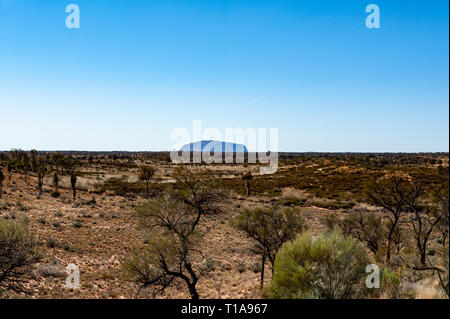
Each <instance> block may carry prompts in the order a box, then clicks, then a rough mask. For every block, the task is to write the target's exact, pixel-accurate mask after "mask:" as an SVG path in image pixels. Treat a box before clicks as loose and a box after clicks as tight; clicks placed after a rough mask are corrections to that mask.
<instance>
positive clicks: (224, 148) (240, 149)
mask: <svg viewBox="0 0 450 319" xmlns="http://www.w3.org/2000/svg"><path fill="white" fill-rule="evenodd" d="M181 151H182V152H214V153H248V151H247V147H245V145H243V144H236V143H229V142H221V141H213V140H206V141H198V142H194V143H189V144H186V145H184V146H183V147H182V148H181Z"/></svg>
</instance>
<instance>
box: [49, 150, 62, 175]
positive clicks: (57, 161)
mask: <svg viewBox="0 0 450 319" xmlns="http://www.w3.org/2000/svg"><path fill="white" fill-rule="evenodd" d="M50 161H51V162H52V163H53V165H55V168H56V171H57V172H58V171H59V167H60V166H62V164H63V162H64V154H61V153H52V154H51V155H50Z"/></svg>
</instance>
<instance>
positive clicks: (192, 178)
mask: <svg viewBox="0 0 450 319" xmlns="http://www.w3.org/2000/svg"><path fill="white" fill-rule="evenodd" d="M174 177H175V179H176V180H177V185H178V187H180V189H179V190H176V191H175V190H172V189H169V191H167V192H165V193H164V194H163V195H162V196H160V197H158V198H155V199H153V200H151V201H149V202H148V203H147V204H145V205H144V206H142V207H140V208H139V209H138V210H137V216H138V217H139V220H140V226H141V227H142V228H143V229H144V230H146V232H147V236H146V238H145V244H144V246H143V247H142V248H141V249H138V250H136V251H135V252H134V254H133V256H131V257H130V258H128V259H127V260H125V262H124V263H123V268H124V271H125V274H126V276H127V277H128V278H129V279H130V280H132V281H134V282H136V283H137V284H139V290H138V293H139V291H140V290H141V289H144V288H152V290H153V294H154V295H156V294H163V293H164V291H165V289H166V288H167V287H169V286H170V285H172V284H174V283H175V282H177V281H180V280H181V281H182V282H184V283H185V285H186V287H187V289H188V291H189V294H190V296H191V298H192V299H199V294H198V291H197V288H196V286H197V283H198V281H199V279H200V277H201V275H202V274H203V272H204V271H205V267H202V262H203V261H204V260H205V256H204V255H203V253H202V251H201V249H200V248H201V244H202V238H203V234H204V232H205V231H208V229H207V228H205V227H200V220H201V218H202V217H203V216H205V215H210V214H214V213H218V212H220V211H221V209H220V203H221V201H222V200H223V198H224V197H223V196H224V193H223V192H221V187H220V183H219V182H218V181H217V179H216V178H214V176H213V175H212V174H211V173H209V172H205V171H196V172H194V171H191V170H189V169H186V168H177V170H176V172H175V174H174Z"/></svg>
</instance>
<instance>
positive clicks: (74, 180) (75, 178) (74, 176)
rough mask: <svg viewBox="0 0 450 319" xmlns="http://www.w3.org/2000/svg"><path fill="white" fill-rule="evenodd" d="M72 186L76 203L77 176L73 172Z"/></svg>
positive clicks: (71, 174)
mask: <svg viewBox="0 0 450 319" xmlns="http://www.w3.org/2000/svg"><path fill="white" fill-rule="evenodd" d="M70 185H71V187H72V194H73V200H74V201H75V198H76V196H77V175H76V174H75V172H73V171H72V172H71V173H70Z"/></svg>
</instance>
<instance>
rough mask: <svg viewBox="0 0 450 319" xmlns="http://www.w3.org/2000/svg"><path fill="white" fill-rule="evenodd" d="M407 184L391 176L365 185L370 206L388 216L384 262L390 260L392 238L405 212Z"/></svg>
mask: <svg viewBox="0 0 450 319" xmlns="http://www.w3.org/2000/svg"><path fill="white" fill-rule="evenodd" d="M407 188H408V182H407V181H406V180H405V179H403V178H402V177H398V176H392V177H389V178H385V179H381V180H377V181H376V180H372V181H370V182H369V183H368V185H366V189H365V192H366V196H367V199H368V201H369V202H370V203H371V204H374V205H376V206H380V207H382V208H384V209H385V210H387V211H388V212H389V213H390V215H389V216H388V219H389V223H388V225H389V229H388V231H387V247H386V261H387V262H389V261H390V259H391V246H392V236H393V234H394V231H395V229H396V227H397V225H398V223H399V221H400V217H401V216H402V214H403V213H404V212H405V209H406V207H405V195H406V193H407V192H408V190H407Z"/></svg>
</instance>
